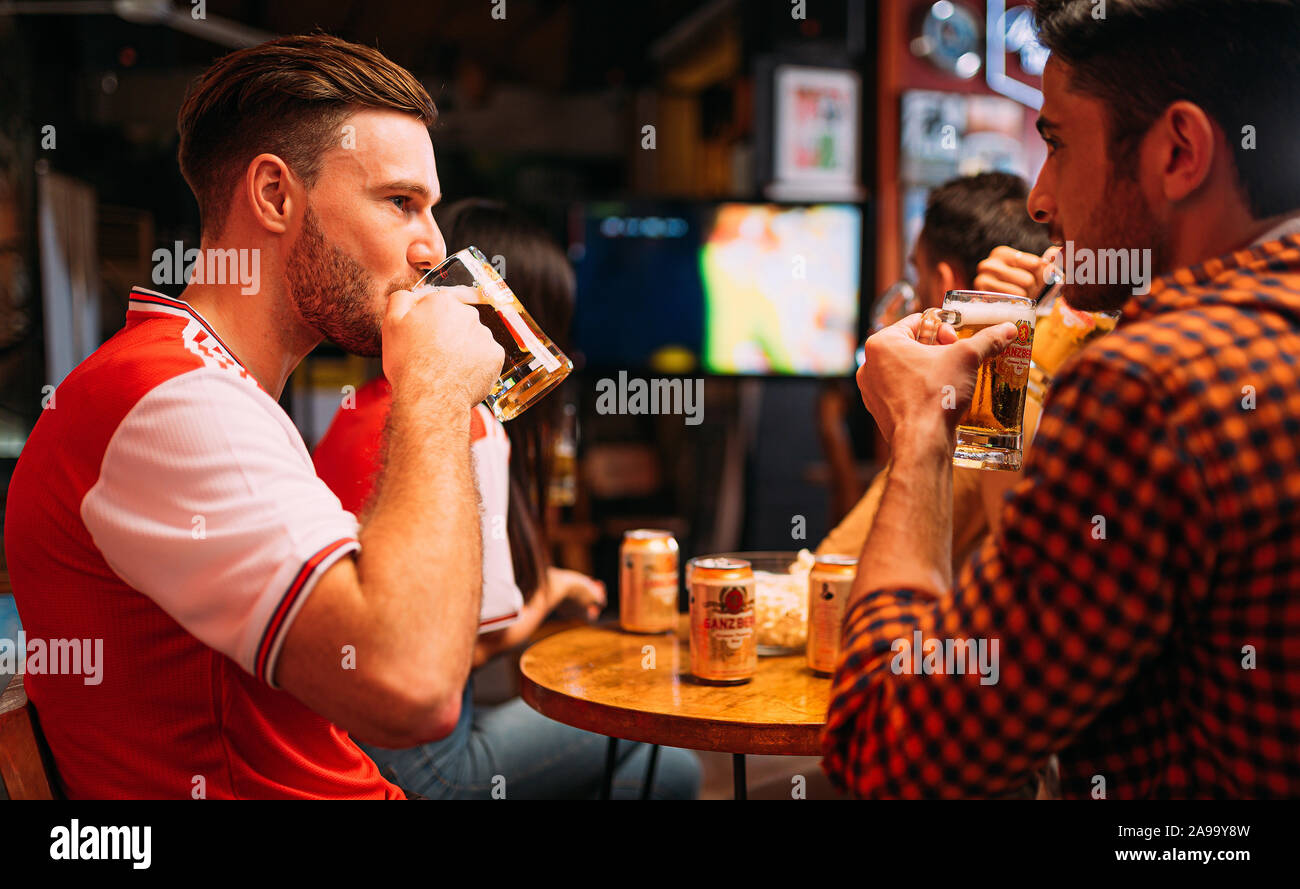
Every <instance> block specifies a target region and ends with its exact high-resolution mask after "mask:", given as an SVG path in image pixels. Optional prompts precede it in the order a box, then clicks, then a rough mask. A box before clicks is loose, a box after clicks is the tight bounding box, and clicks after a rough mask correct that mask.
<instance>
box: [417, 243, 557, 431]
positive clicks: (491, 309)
mask: <svg viewBox="0 0 1300 889" xmlns="http://www.w3.org/2000/svg"><path fill="white" fill-rule="evenodd" d="M428 287H472V288H474V290H475V291H477V293H478V295H479V299H478V300H477V301H476V302H475V304H474V307H475V308H476V309H478V311H479V320H480V321H482V322H483V325H484V326H485V327H487V329H488V330H490V331H492V337H493V338H494V339H495V340H496V341H497V342H498V343H500V344H501V348H502V349H504V350H505V353H506V357H505V362H504V363H503V364H502V365H501V376H500V377H499V378H498V379H497V381H496V382H495V383H493V384H492V391H491V392H490V393H488V397H487V398H486V399H484V402H483V403H484V404H486V405H487V406H488V407H489V408H491V409H492V413H493V414H495V415H496V418H497V419H498V420H500V421H501V422H503V423H504V422H505V421H507V420H511V419H513V418H515V417H517V416H519V415H520V414H522V413H523V412H524V411H526V410H528V408H529V406H530V405H532V404H533V403H534V402H535V401H537V399H539V398H541V397H542V396H543V395H545V394H546V393H547V392H549V391H551V390H552V389H554V388H555V387H556V386H558V385H559V384H560V383H561V382H563V381H564V378H565V377H567V376H568V375H569V372H570V371H572V370H573V362H572V361H570V360H569V359H568V357H567V356H565V354H564V353H563V352H561V351H560V350H559V348H558V347H557V346H556V345H555V343H553V342H551V338H550V337H548V336H547V335H546V334H545V333H544V332H543V331H542V329H541V328H540V327H538V326H537V323H536V322H535V321H533V319H532V316H530V315H529V314H528V310H527V309H525V308H524V307H523V304H522V303H520V302H519V298H518V297H516V296H515V295H514V292H513V291H511V290H510V288H509V287H507V286H506V282H505V280H504V279H503V278H502V277H501V276H500V275H499V274H497V270H496V269H495V268H493V266H492V263H490V262H488V261H487V258H486V257H485V256H484V255H483V254H482V253H480V252H479V250H478V248H477V247H466V248H465V249H464V250H458V251H457V252H455V253H453V254H452V255H451V256H448V257H447V258H446V259H445V260H443V262H442V263H441V264H440V265H438V266H437V267H436V268H433V269H430V270H429V271H428V272H426V273H425V275H424V277H423V278H421V279H420V282H419V283H418V284H417V285H416V286H415V287H414V288H412V289H413V290H417V291H418V290H422V289H424V288H428Z"/></svg>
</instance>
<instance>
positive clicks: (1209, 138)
mask: <svg viewBox="0 0 1300 889" xmlns="http://www.w3.org/2000/svg"><path fill="white" fill-rule="evenodd" d="M1151 134H1152V136H1153V137H1154V138H1153V139H1152V140H1151V144H1150V146H1149V150H1151V151H1153V152H1154V153H1155V158H1154V160H1153V161H1152V163H1153V165H1158V166H1157V167H1156V171H1157V174H1158V175H1159V177H1160V182H1159V188H1160V193H1161V195H1162V196H1163V197H1164V198H1165V200H1167V201H1169V202H1171V203H1174V202H1177V201H1181V200H1183V199H1184V198H1187V197H1188V196H1189V195H1191V194H1192V193H1194V192H1195V191H1196V190H1197V189H1199V188H1200V187H1201V186H1202V185H1203V184H1204V183H1205V181H1206V180H1207V179H1208V178H1209V177H1210V174H1211V172H1212V171H1213V167H1214V157H1215V152H1216V151H1217V150H1218V147H1219V146H1218V140H1217V139H1216V137H1215V131H1214V123H1213V122H1212V121H1211V120H1210V117H1209V115H1207V114H1206V113H1205V110H1204V109H1202V108H1201V107H1200V106H1199V105H1197V104H1195V103H1193V102H1188V101H1186V100H1180V101H1177V102H1174V103H1172V104H1170V106H1169V107H1168V108H1166V109H1165V111H1164V113H1163V114H1162V115H1160V118H1159V119H1158V120H1157V121H1156V123H1155V125H1154V126H1153V127H1152V129H1151Z"/></svg>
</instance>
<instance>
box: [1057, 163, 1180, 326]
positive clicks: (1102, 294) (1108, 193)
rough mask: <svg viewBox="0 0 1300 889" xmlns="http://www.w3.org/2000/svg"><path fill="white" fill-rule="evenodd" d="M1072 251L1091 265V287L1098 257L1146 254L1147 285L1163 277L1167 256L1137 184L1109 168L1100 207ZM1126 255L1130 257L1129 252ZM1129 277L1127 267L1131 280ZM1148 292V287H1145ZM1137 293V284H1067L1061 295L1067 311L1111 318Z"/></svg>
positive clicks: (1163, 239)
mask: <svg viewBox="0 0 1300 889" xmlns="http://www.w3.org/2000/svg"><path fill="white" fill-rule="evenodd" d="M1074 247H1075V251H1076V253H1077V251H1078V250H1080V249H1081V248H1087V249H1089V250H1091V251H1092V255H1093V260H1094V282H1095V281H1096V277H1097V276H1098V275H1100V271H1101V270H1100V265H1101V264H1100V262H1099V251H1101V250H1104V249H1120V250H1125V251H1126V252H1128V251H1131V250H1133V249H1134V248H1136V249H1138V250H1150V251H1151V264H1150V266H1149V268H1150V273H1151V277H1152V279H1154V278H1155V277H1156V276H1158V275H1162V274H1164V273H1165V272H1167V271H1168V269H1166V268H1165V264H1166V260H1167V257H1168V255H1169V252H1168V248H1167V235H1166V233H1165V231H1164V229H1163V227H1162V226H1161V224H1160V222H1159V221H1158V220H1157V219H1156V216H1155V214H1154V213H1153V212H1152V210H1151V205H1150V204H1149V203H1148V202H1147V199H1146V197H1145V196H1144V195H1143V194H1142V190H1141V188H1139V186H1138V183H1137V180H1136V179H1134V178H1131V177H1129V176H1125V175H1123V174H1121V173H1117V172H1116V170H1115V168H1114V166H1113V165H1112V167H1111V170H1110V171H1109V173H1108V175H1107V185H1106V189H1105V192H1104V195H1103V197H1102V200H1101V202H1100V203H1099V204H1098V205H1097V206H1096V207H1095V208H1094V209H1093V210H1092V212H1091V213H1089V215H1088V219H1087V222H1086V224H1085V226H1084V229H1083V241H1075V244H1074ZM1130 255H1131V252H1130ZM1132 276H1133V271H1132V267H1130V277H1132ZM1145 283H1146V285H1147V286H1148V287H1149V286H1150V285H1151V283H1152V281H1150V280H1148V281H1146V282H1145ZM1135 289H1139V290H1140V289H1142V288H1141V286H1140V282H1138V281H1137V280H1136V279H1133V280H1129V281H1107V282H1104V283H1091V284H1080V283H1078V282H1077V281H1076V282H1074V283H1069V282H1068V281H1067V283H1066V284H1065V285H1064V286H1063V287H1062V289H1061V295H1062V296H1063V297H1064V298H1065V301H1066V302H1068V303H1069V304H1070V305H1071V306H1072V307H1074V308H1076V309H1080V310H1082V311H1085V312H1112V311H1118V310H1120V309H1123V308H1124V306H1125V305H1126V304H1127V303H1128V302H1129V301H1130V300H1131V299H1132V298H1133V297H1134V290H1135Z"/></svg>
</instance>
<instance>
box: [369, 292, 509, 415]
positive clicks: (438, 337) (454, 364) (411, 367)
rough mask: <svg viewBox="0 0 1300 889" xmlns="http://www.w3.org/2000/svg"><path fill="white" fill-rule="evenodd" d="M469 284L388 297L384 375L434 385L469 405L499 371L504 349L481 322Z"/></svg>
mask: <svg viewBox="0 0 1300 889" xmlns="http://www.w3.org/2000/svg"><path fill="white" fill-rule="evenodd" d="M476 300H477V293H476V291H475V290H474V288H472V287H434V288H430V289H428V290H422V291H420V292H419V293H412V292H411V291H409V290H398V291H397V292H395V293H393V294H392V295H391V296H389V298H388V310H387V312H386V313H385V316H384V327H383V349H384V357H383V360H384V375H385V376H386V377H388V381H389V382H390V383H391V384H392V386H393V391H394V392H399V391H401V390H402V388H403V387H404V386H406V385H410V384H415V385H421V386H431V387H437V388H439V389H442V390H444V391H447V392H449V393H452V394H453V395H454V397H455V398H456V399H457V400H458V401H463V402H464V405H465V407H467V408H469V407H473V406H474V405H475V404H478V403H479V402H480V401H482V400H483V399H484V398H486V397H487V394H488V392H490V391H491V390H492V384H493V383H494V382H495V381H496V379H497V377H499V376H500V375H501V365H502V362H503V361H504V360H505V352H504V351H503V350H502V348H501V346H500V345H498V344H497V342H496V340H494V339H493V338H492V334H491V332H490V331H489V330H488V329H487V328H486V327H484V326H483V324H482V323H481V322H480V321H479V315H478V310H477V309H475V308H474V306H473V303H474V302H475V301H476Z"/></svg>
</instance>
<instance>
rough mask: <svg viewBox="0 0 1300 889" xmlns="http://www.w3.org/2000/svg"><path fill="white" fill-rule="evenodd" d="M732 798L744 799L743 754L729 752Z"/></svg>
mask: <svg viewBox="0 0 1300 889" xmlns="http://www.w3.org/2000/svg"><path fill="white" fill-rule="evenodd" d="M731 778H732V784H733V789H732V799H745V798H746V796H745V754H743V753H733V754H731Z"/></svg>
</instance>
